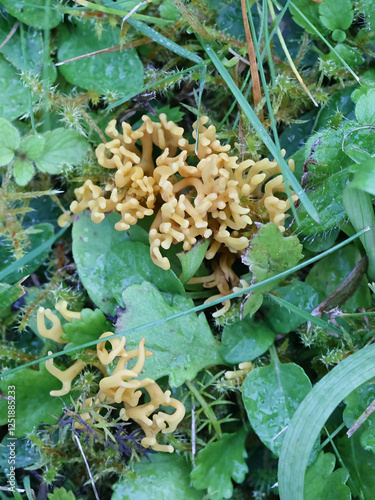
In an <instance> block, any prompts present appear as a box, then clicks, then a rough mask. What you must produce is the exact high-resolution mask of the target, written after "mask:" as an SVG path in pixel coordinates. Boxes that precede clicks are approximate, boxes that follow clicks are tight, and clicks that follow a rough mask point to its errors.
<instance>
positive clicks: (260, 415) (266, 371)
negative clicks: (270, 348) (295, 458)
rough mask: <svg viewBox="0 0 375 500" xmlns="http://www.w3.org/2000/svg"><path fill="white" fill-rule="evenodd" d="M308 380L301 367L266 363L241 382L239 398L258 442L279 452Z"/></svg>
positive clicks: (290, 364)
mask: <svg viewBox="0 0 375 500" xmlns="http://www.w3.org/2000/svg"><path fill="white" fill-rule="evenodd" d="M310 390H311V382H310V380H309V378H308V377H307V375H306V374H305V372H304V371H303V369H302V368H301V367H300V366H298V365H296V364H294V363H287V364H281V363H280V362H279V361H278V360H277V359H275V360H274V361H273V362H272V363H271V364H270V365H268V366H262V367H261V368H255V369H253V370H252V371H251V372H250V373H249V375H248V376H247V377H246V380H245V382H244V384H243V391H242V399H243V402H244V405H245V408H246V411H247V416H248V418H249V420H250V424H251V426H252V428H253V429H254V431H255V432H256V434H257V435H258V436H259V438H260V439H261V441H262V442H263V443H264V444H265V445H266V446H267V447H268V448H269V449H270V450H271V451H272V452H273V453H276V454H277V455H279V454H280V451H281V446H282V442H283V440H284V437H285V432H282V431H285V428H286V427H287V426H288V424H289V422H290V420H291V418H292V416H293V414H294V412H295V411H296V409H297V408H298V406H299V404H300V403H301V401H302V400H303V398H304V397H305V396H306V395H307V394H308V393H309V392H310Z"/></svg>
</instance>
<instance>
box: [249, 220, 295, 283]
mask: <svg viewBox="0 0 375 500" xmlns="http://www.w3.org/2000/svg"><path fill="white" fill-rule="evenodd" d="M302 257H303V255H302V245H301V244H300V242H299V239H298V238H297V236H283V233H281V232H280V231H279V230H278V229H277V226H276V224H271V223H269V224H265V225H261V226H260V228H259V230H258V232H257V233H256V234H255V236H253V237H252V239H251V240H250V245H249V248H248V250H247V252H246V254H245V255H244V257H243V259H242V261H243V263H244V264H246V265H247V266H249V269H250V271H251V272H252V274H253V282H254V283H261V282H262V281H264V280H266V279H267V278H271V277H272V276H276V275H277V274H279V273H282V272H283V271H286V270H287V269H290V268H291V267H293V266H295V265H296V264H297V263H298V262H299V261H300V260H301V259H302ZM277 283H278V282H277V281H275V282H273V283H272V284H270V285H266V286H265V287H264V288H261V291H262V292H268V291H269V290H272V288H274V287H275V286H276V285H277Z"/></svg>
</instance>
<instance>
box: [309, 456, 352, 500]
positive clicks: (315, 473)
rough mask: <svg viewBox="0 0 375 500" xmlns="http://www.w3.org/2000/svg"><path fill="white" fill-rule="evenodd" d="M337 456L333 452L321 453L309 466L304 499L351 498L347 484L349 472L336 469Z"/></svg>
mask: <svg viewBox="0 0 375 500" xmlns="http://www.w3.org/2000/svg"><path fill="white" fill-rule="evenodd" d="M335 463H336V457H335V455H334V454H333V453H324V452H323V451H322V452H321V453H319V455H318V458H317V459H316V461H315V462H314V463H313V464H312V465H310V467H308V469H307V471H306V476H305V488H304V496H303V498H304V500H350V499H351V498H352V496H351V493H350V489H349V487H348V486H346V484H345V483H346V481H347V480H348V478H349V472H348V471H347V470H346V469H344V468H341V469H337V470H335V471H334V468H335Z"/></svg>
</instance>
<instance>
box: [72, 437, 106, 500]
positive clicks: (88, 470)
mask: <svg viewBox="0 0 375 500" xmlns="http://www.w3.org/2000/svg"><path fill="white" fill-rule="evenodd" d="M74 439H75V442H76V443H77V446H78V449H79V451H80V452H81V455H82V458H83V461H84V462H85V465H86V469H87V472H88V475H89V478H90V481H91V486H92V489H93V491H94V495H95V498H96V500H100V497H99V495H98V492H97V489H96V486H95V482H94V478H93V477H92V474H91V470H90V467H89V464H88V462H87V459H86V455H85V453H84V451H83V448H82V445H81V442H80V440H79V439H78V437H77V435H76V434H74Z"/></svg>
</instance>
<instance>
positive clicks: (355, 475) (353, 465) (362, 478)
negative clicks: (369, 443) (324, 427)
mask: <svg viewBox="0 0 375 500" xmlns="http://www.w3.org/2000/svg"><path fill="white" fill-rule="evenodd" d="M362 433H363V431H362V430H361V429H359V430H358V431H357V432H355V433H354V434H353V436H352V437H351V438H348V437H347V436H343V437H341V438H339V439H338V440H337V443H336V444H337V450H338V453H339V454H340V456H341V458H342V460H343V462H344V465H345V467H346V468H347V469H348V471H349V474H350V483H349V484H350V488H351V490H352V494H353V497H354V498H361V499H363V500H373V498H374V491H375V455H374V454H373V453H372V452H371V451H366V450H364V449H363V447H362V446H361V444H360V442H361V440H362V435H363V434H362Z"/></svg>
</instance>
